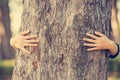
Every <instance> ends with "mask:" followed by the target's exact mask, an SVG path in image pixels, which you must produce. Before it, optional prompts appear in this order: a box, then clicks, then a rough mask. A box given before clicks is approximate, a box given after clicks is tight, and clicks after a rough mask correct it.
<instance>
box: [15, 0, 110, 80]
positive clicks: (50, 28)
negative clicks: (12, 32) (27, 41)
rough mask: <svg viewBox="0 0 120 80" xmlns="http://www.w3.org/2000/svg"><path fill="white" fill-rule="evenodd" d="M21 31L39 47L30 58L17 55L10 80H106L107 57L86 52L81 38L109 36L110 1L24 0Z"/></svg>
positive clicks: (99, 53) (94, 52) (21, 53)
mask: <svg viewBox="0 0 120 80" xmlns="http://www.w3.org/2000/svg"><path fill="white" fill-rule="evenodd" d="M23 8H24V10H23V15H22V24H21V29H20V31H25V30H27V29H29V30H31V34H37V35H38V38H39V39H40V44H39V46H38V47H37V48H31V47H29V48H28V50H30V51H31V54H30V55H26V54H25V53H23V52H22V51H18V52H17V54H16V62H15V67H14V72H13V80H107V64H108V54H107V53H105V51H93V52H87V50H86V47H84V46H83V40H82V38H83V37H85V33H86V32H90V33H94V31H99V32H102V33H104V34H105V35H107V36H109V32H110V30H111V28H110V26H111V25H110V24H111V23H110V17H111V0H24V1H23Z"/></svg>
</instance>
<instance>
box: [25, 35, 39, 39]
mask: <svg viewBox="0 0 120 80" xmlns="http://www.w3.org/2000/svg"><path fill="white" fill-rule="evenodd" d="M36 38H37V35H31V36H25V39H36Z"/></svg>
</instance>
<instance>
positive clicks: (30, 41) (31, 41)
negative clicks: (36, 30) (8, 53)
mask: <svg viewBox="0 0 120 80" xmlns="http://www.w3.org/2000/svg"><path fill="white" fill-rule="evenodd" d="M25 42H26V43H38V42H39V40H25Z"/></svg>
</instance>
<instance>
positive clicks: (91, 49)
mask: <svg viewBox="0 0 120 80" xmlns="http://www.w3.org/2000/svg"><path fill="white" fill-rule="evenodd" d="M95 50H98V49H97V48H96V47H94V48H89V49H87V51H95Z"/></svg>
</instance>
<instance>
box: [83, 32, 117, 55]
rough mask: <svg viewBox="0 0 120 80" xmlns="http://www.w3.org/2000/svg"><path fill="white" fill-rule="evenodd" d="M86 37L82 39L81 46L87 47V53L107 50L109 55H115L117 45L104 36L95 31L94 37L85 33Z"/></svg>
mask: <svg viewBox="0 0 120 80" xmlns="http://www.w3.org/2000/svg"><path fill="white" fill-rule="evenodd" d="M86 36H87V37H84V38H83V40H84V43H83V45H84V46H87V47H88V49H87V51H94V50H106V49H107V50H109V51H110V55H115V54H116V53H117V51H118V48H117V45H116V44H115V43H114V41H112V40H110V39H109V38H107V37H106V36H105V35H104V34H102V33H100V32H97V31H95V35H93V34H90V33H86ZM88 37H89V38H88Z"/></svg>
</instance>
